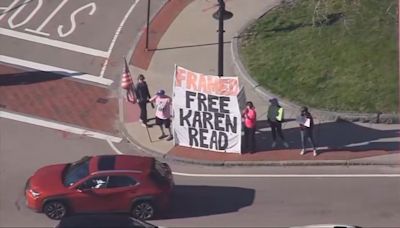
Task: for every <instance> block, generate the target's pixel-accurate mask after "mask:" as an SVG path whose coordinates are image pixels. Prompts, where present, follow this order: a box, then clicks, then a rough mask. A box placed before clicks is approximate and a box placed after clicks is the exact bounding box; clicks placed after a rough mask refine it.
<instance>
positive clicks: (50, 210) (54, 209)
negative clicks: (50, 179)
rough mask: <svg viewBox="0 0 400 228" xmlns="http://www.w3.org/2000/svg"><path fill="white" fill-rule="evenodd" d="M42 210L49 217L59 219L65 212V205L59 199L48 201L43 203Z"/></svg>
mask: <svg viewBox="0 0 400 228" xmlns="http://www.w3.org/2000/svg"><path fill="white" fill-rule="evenodd" d="M43 212H44V213H45V214H46V215H47V217H49V218H51V219H54V220H60V219H61V218H62V217H64V216H65V215H66V214H67V207H66V206H65V204H64V203H62V202H60V201H50V202H48V203H46V204H45V205H44V207H43Z"/></svg>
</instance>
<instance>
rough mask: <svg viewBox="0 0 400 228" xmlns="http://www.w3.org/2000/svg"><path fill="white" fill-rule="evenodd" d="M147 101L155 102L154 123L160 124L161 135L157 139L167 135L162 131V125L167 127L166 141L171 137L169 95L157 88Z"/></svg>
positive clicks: (170, 102) (170, 100)
mask: <svg viewBox="0 0 400 228" xmlns="http://www.w3.org/2000/svg"><path fill="white" fill-rule="evenodd" d="M149 102H153V103H155V104H156V114H155V116H156V124H157V125H158V126H160V129H161V136H160V137H158V138H159V139H163V138H166V137H167V135H166V134H165V132H164V126H165V128H167V129H168V133H169V136H168V138H167V140H168V141H171V140H172V139H173V136H172V132H171V104H172V99H171V97H169V96H167V95H165V91H164V90H159V91H158V92H157V93H156V95H155V96H153V97H152V98H150V100H149Z"/></svg>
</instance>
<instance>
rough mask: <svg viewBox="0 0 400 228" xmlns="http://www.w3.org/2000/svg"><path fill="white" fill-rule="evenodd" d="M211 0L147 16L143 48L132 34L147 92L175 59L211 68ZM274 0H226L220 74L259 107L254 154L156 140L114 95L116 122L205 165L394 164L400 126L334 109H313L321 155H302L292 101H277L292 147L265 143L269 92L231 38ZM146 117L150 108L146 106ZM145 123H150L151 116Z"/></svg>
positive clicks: (398, 160) (175, 3) (165, 78)
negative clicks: (355, 119)
mask: <svg viewBox="0 0 400 228" xmlns="http://www.w3.org/2000/svg"><path fill="white" fill-rule="evenodd" d="M216 3H217V1H206V0H171V1H167V2H166V4H165V6H164V7H163V8H162V9H161V10H160V12H159V13H158V14H157V15H156V16H155V17H154V18H153V20H152V23H151V26H150V37H149V38H150V39H149V40H150V45H149V50H145V45H144V44H145V42H144V41H145V34H142V36H141V37H140V39H139V40H138V42H137V44H136V47H135V50H134V53H133V55H132V58H131V61H130V63H131V64H130V67H131V72H132V74H133V76H134V78H135V79H136V77H137V75H138V74H139V73H142V74H144V75H145V77H146V81H147V83H148V85H149V88H150V93H152V94H154V93H155V91H157V90H159V89H161V88H162V89H165V90H166V92H167V94H171V92H172V79H173V72H174V65H175V64H177V65H179V66H182V67H185V68H187V69H190V70H193V71H195V72H201V73H204V74H210V75H216V74H217V49H218V47H217V43H216V42H217V35H218V34H217V29H218V21H217V20H215V19H213V17H212V14H213V13H214V12H215V11H216V10H217V9H218V6H217V5H216ZM279 3H280V0H252V1H251V4H249V3H248V1H243V0H230V1H228V0H226V9H227V10H229V11H231V12H233V14H234V16H233V18H232V19H230V20H227V21H225V23H224V25H225V28H224V29H225V33H224V41H225V46H224V57H225V59H224V75H227V76H238V77H239V78H240V83H241V85H243V86H244V87H245V91H246V96H247V100H251V101H253V103H254V105H255V107H256V108H257V112H258V126H259V128H258V132H257V134H256V137H257V144H258V145H257V152H256V153H255V154H243V155H241V154H229V153H219V152H211V151H205V150H199V149H193V148H187V147H181V146H174V145H173V144H172V142H168V141H165V140H158V136H159V134H160V130H159V128H158V126H154V127H151V128H148V129H146V128H144V127H142V126H140V123H139V122H138V112H139V108H138V106H137V105H133V104H130V103H128V102H126V101H123V100H121V101H120V119H121V120H122V121H121V122H122V128H123V130H124V132H125V134H126V136H127V137H128V138H129V140H130V141H131V142H132V143H134V144H135V145H137V146H138V147H141V148H142V149H144V150H146V151H148V152H151V153H153V154H154V155H156V156H163V157H165V158H169V159H173V160H180V161H185V162H190V163H198V164H207V165H289V164H291V165H295V164H299V165H317V164H318V165H321V164H325V165H327V164H390V165H397V164H400V157H399V141H400V137H399V134H398V129H399V126H400V125H386V124H372V123H367V124H366V123H364V124H361V123H351V122H337V121H335V120H334V119H332V116H330V115H325V114H324V113H317V114H316V113H314V115H315V122H316V124H317V125H316V129H315V131H316V132H315V133H316V135H317V137H316V141H317V144H318V146H319V151H320V153H321V154H320V155H319V156H317V157H313V156H312V153H311V152H310V153H307V154H306V155H303V156H301V155H300V154H299V152H300V149H299V148H300V133H299V130H298V126H297V124H296V123H295V121H293V119H294V118H295V116H296V115H297V114H298V110H299V109H298V108H299V107H298V106H296V105H294V104H291V103H290V102H287V101H283V100H281V104H282V106H283V107H284V108H285V116H286V119H288V120H289V121H288V122H285V123H284V125H283V128H284V134H285V137H286V139H287V140H288V142H289V144H290V147H289V148H290V149H282V148H283V147H280V146H281V145H279V143H278V147H277V148H276V149H272V148H271V147H270V144H271V136H270V130H269V128H268V126H267V124H266V112H267V107H268V100H269V99H270V98H271V97H272V96H274V95H273V94H270V93H268V92H266V91H265V90H260V89H259V88H258V87H257V86H256V84H255V82H254V81H252V79H250V78H249V77H248V74H247V72H246V70H245V69H244V68H243V66H242V64H241V62H240V59H239V57H238V53H237V37H238V35H239V34H240V32H241V31H242V30H243V29H244V28H246V27H247V26H248V25H249V24H251V23H253V22H254V21H255V20H257V19H258V18H259V17H260V16H262V15H264V14H265V13H266V12H267V11H268V10H270V9H272V8H273V7H275V6H277V5H278V4H279ZM148 113H149V116H150V118H151V117H154V115H153V114H154V110H152V109H151V107H150V105H149V106H148ZM150 123H154V122H153V121H150Z"/></svg>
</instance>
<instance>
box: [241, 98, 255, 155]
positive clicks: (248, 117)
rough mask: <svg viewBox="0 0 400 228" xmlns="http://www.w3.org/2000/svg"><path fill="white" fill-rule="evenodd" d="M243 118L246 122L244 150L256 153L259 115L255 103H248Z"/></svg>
mask: <svg viewBox="0 0 400 228" xmlns="http://www.w3.org/2000/svg"><path fill="white" fill-rule="evenodd" d="M242 117H243V120H244V148H245V149H246V150H247V149H250V153H251V154H252V153H254V152H255V147H256V137H255V133H256V121H257V113H256V108H255V107H254V105H253V102H251V101H248V102H247V103H246V108H245V109H244V110H243V112H242Z"/></svg>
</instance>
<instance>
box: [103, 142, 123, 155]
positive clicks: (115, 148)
mask: <svg viewBox="0 0 400 228" xmlns="http://www.w3.org/2000/svg"><path fill="white" fill-rule="evenodd" d="M106 141H107V143H108V145H110V147H111V149H113V150H114V151H115V153H117V154H124V153H122V152H121V151H120V150H118V148H117V147H116V146H115V145H114V144H113V143H112V142H111V141H110V140H108V139H107V140H106Z"/></svg>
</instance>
